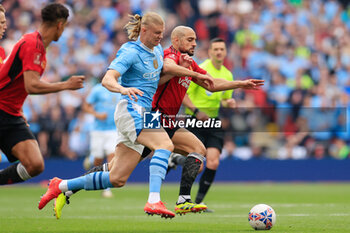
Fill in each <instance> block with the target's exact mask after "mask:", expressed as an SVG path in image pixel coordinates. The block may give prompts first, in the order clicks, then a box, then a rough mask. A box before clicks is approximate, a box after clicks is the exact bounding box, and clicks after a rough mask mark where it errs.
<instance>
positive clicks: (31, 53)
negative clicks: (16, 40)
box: [21, 41, 45, 74]
mask: <svg viewBox="0 0 350 233" xmlns="http://www.w3.org/2000/svg"><path fill="white" fill-rule="evenodd" d="M35 43H36V42H32V41H26V43H24V44H23V45H22V47H21V58H22V62H23V71H27V70H32V71H37V72H39V73H40V74H41V73H42V72H43V66H42V64H43V63H44V61H45V53H44V52H43V51H41V50H39V49H38V48H36V44H35Z"/></svg>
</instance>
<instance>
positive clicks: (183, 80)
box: [179, 76, 191, 89]
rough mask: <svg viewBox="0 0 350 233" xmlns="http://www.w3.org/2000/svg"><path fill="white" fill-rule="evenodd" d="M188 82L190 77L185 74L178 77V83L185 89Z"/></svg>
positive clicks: (188, 84)
mask: <svg viewBox="0 0 350 233" xmlns="http://www.w3.org/2000/svg"><path fill="white" fill-rule="evenodd" d="M190 83H191V79H190V78H189V77H187V76H186V77H181V78H179V84H180V85H181V86H183V87H184V88H186V89H188V87H189V86H190Z"/></svg>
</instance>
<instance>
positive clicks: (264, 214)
mask: <svg viewBox="0 0 350 233" xmlns="http://www.w3.org/2000/svg"><path fill="white" fill-rule="evenodd" d="M248 221H249V224H250V225H251V226H252V227H253V228H254V229H255V230H270V229H271V228H272V226H273V225H275V223H276V214H275V211H274V210H273V209H272V208H271V206H268V205H265V204H258V205H256V206H254V207H253V208H252V209H251V210H250V211H249V215H248Z"/></svg>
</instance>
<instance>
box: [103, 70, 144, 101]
mask: <svg viewBox="0 0 350 233" xmlns="http://www.w3.org/2000/svg"><path fill="white" fill-rule="evenodd" d="M119 77H120V73H119V72H118V71H116V70H108V71H107V73H106V74H105V76H104V77H103V79H102V86H104V87H105V88H107V89H108V90H109V91H111V92H117V93H121V94H122V95H127V96H129V98H130V99H132V100H133V99H134V98H135V101H137V100H138V97H137V95H139V96H142V95H143V92H142V91H140V90H139V89H137V88H134V87H129V88H126V87H123V86H122V85H120V84H119V83H118V78H119Z"/></svg>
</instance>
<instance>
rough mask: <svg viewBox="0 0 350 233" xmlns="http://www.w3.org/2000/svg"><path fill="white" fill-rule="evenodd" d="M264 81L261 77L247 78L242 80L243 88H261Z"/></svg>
mask: <svg viewBox="0 0 350 233" xmlns="http://www.w3.org/2000/svg"><path fill="white" fill-rule="evenodd" d="M264 82H265V81H264V80H259V79H247V80H244V81H242V88H244V89H253V90H259V87H260V86H263V85H264Z"/></svg>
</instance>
